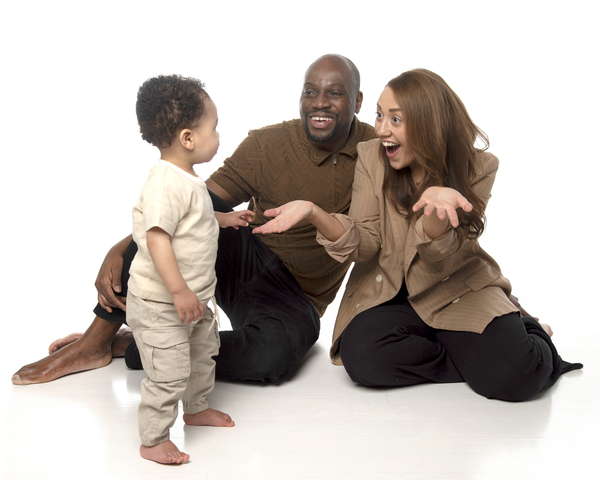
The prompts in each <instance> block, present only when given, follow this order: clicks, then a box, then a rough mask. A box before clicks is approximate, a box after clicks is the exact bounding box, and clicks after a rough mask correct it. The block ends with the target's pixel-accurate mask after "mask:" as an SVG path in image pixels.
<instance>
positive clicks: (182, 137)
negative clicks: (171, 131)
mask: <svg viewBox="0 0 600 480" xmlns="http://www.w3.org/2000/svg"><path fill="white" fill-rule="evenodd" d="M178 138H179V143H181V146H182V147H183V148H185V149H187V150H193V149H194V139H193V138H192V131H191V130H190V129H189V128H184V129H183V130H182V131H181V132H179V136H178Z"/></svg>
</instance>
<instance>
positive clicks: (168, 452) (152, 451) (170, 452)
mask: <svg viewBox="0 0 600 480" xmlns="http://www.w3.org/2000/svg"><path fill="white" fill-rule="evenodd" d="M140 455H141V456H142V457H143V458H145V459H146V460H152V461H154V462H157V463H165V464H173V463H185V462H187V461H188V460H189V459H190V456H189V455H188V454H187V453H183V452H181V451H179V449H178V448H177V447H176V446H175V444H174V443H173V442H172V441H171V440H167V441H166V442H162V443H159V444H158V445H154V446H153V447H146V446H144V445H142V446H140Z"/></svg>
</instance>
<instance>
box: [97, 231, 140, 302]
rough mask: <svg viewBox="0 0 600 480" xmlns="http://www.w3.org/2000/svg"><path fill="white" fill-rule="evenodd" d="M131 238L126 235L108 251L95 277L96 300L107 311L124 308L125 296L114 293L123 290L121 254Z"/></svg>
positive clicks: (123, 253)
mask: <svg viewBox="0 0 600 480" xmlns="http://www.w3.org/2000/svg"><path fill="white" fill-rule="evenodd" d="M132 238H133V237H132V235H128V236H126V237H125V238H124V239H123V240H121V241H120V242H118V243H117V244H116V245H114V246H113V247H112V248H111V249H110V250H109V251H108V253H107V254H106V257H104V261H103V262H102V265H101V266H100V270H99V272H98V276H97V277H96V283H95V285H96V290H98V302H99V303H100V305H101V306H102V308H104V309H105V310H106V311H107V312H111V313H112V308H111V307H116V308H120V309H121V310H125V302H126V298H125V297H121V296H117V295H116V294H115V293H121V292H122V291H123V288H122V286H121V273H122V272H123V256H124V255H125V252H126V251H127V247H128V246H129V244H130V243H131V240H132Z"/></svg>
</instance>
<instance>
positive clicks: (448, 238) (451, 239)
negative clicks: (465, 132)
mask: <svg viewBox="0 0 600 480" xmlns="http://www.w3.org/2000/svg"><path fill="white" fill-rule="evenodd" d="M481 158H482V162H481V172H480V173H479V174H478V175H477V176H476V178H475V180H474V181H473V183H472V184H471V188H472V189H473V192H474V193H475V195H477V196H478V197H479V198H480V199H481V200H482V201H483V203H484V208H486V207H487V204H488V201H489V200H490V198H491V196H492V187H493V186H494V180H495V179H496V172H497V171H498V164H499V163H498V158H496V157H495V156H494V155H492V154H490V153H483V154H481ZM423 219H424V218H423V215H422V216H421V217H420V218H419V219H418V220H417V221H416V223H415V228H414V238H413V241H414V244H415V245H416V246H417V252H418V253H419V256H420V257H421V258H422V259H423V260H425V261H426V262H427V263H438V262H442V261H444V260H446V259H447V258H449V257H450V256H452V255H454V254H455V253H456V252H457V251H458V249H459V248H461V247H463V246H464V247H466V248H469V247H468V246H469V244H470V243H471V241H470V240H465V241H463V242H462V243H461V242H460V239H459V237H458V235H457V234H456V231H455V229H454V228H452V226H451V225H448V228H447V230H446V232H445V233H444V234H442V235H441V236H440V237H438V238H436V239H435V240H432V239H431V238H429V237H428V236H427V235H426V234H425V231H424V229H423Z"/></svg>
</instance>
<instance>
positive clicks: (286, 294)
mask: <svg viewBox="0 0 600 480" xmlns="http://www.w3.org/2000/svg"><path fill="white" fill-rule="evenodd" d="M209 193H210V194H211V199H212V201H213V207H214V209H215V211H218V212H229V211H231V207H229V205H228V204H227V203H226V202H224V201H223V200H222V199H221V198H220V197H218V196H217V195H214V194H213V193H212V192H210V191H209ZM136 252H137V246H136V245H135V243H134V242H131V244H130V245H129V247H128V249H127V252H126V254H125V256H124V259H123V274H122V277H121V282H122V286H123V293H122V295H123V296H124V295H126V287H127V281H128V279H129V266H130V265H131V261H132V260H133V257H134V256H135V253H136ZM215 270H216V273H217V290H216V292H215V297H216V299H217V303H218V304H219V307H221V309H222V310H223V311H224V312H225V314H226V315H227V317H228V318H229V320H230V322H231V325H232V328H233V330H232V331H222V332H220V336H221V348H220V350H219V355H218V357H216V362H217V378H221V379H225V380H258V381H274V380H277V379H278V378H280V377H281V376H283V375H286V374H288V373H290V372H291V371H292V370H293V369H294V368H295V367H296V365H298V363H299V362H300V360H302V358H303V357H304V355H306V353H307V352H308V350H309V349H310V348H311V347H312V346H313V345H314V343H315V342H316V341H317V338H318V337H319V329H320V320H319V315H318V313H317V311H316V310H315V308H314V306H313V305H312V303H311V302H310V300H309V299H308V297H307V296H306V294H305V293H304V292H303V291H302V289H301V288H300V286H299V285H298V282H296V280H295V279H294V277H293V276H292V274H291V273H290V272H289V271H288V269H287V268H286V267H285V265H283V263H282V262H281V260H279V258H278V257H277V256H276V255H275V254H274V253H272V252H271V251H270V250H269V249H268V248H267V247H266V246H265V245H264V244H263V243H262V242H261V241H260V239H259V238H258V237H257V236H255V235H252V232H251V230H250V228H248V227H240V229H239V230H235V229H234V228H222V229H220V234H219V251H218V255H217V262H216V265H215ZM94 313H95V314H96V315H97V316H99V317H100V318H103V319H104V320H107V321H111V322H119V323H126V322H125V312H123V311H122V310H119V309H113V313H109V312H107V311H106V310H104V309H103V308H102V307H101V306H100V305H99V304H98V305H97V306H96V308H95V309H94ZM125 361H126V363H127V366H129V367H130V368H135V369H141V368H142V364H141V361H140V357H139V353H138V351H137V347H136V346H135V343H132V344H131V345H129V347H128V348H127V352H126V354H125Z"/></svg>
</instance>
